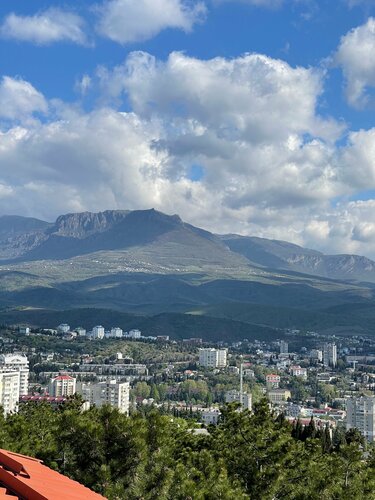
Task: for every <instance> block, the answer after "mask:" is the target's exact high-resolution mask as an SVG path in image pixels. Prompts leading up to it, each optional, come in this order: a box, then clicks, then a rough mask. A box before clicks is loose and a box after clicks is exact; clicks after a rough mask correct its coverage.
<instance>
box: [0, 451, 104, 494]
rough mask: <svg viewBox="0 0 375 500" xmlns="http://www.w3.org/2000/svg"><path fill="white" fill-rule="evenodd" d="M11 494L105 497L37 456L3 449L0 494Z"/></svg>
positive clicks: (0, 466)
mask: <svg viewBox="0 0 375 500" xmlns="http://www.w3.org/2000/svg"><path fill="white" fill-rule="evenodd" d="M9 495H10V496H9ZM12 496H14V497H16V498H22V499H27V500H67V499H69V500H99V499H103V498H105V497H103V496H102V495H99V494H98V493H94V492H93V491H91V490H90V489H88V488H86V487H85V486H83V485H82V484H80V483H77V482H76V481H73V480H72V479H69V478H68V477H66V476H63V475H62V474H59V473H58V472H56V471H54V470H52V469H50V468H49V467H46V466H45V465H43V464H42V462H41V461H40V460H38V459H36V458H31V457H27V456H25V455H20V454H18V453H13V452H11V451H7V450H2V449H0V498H12Z"/></svg>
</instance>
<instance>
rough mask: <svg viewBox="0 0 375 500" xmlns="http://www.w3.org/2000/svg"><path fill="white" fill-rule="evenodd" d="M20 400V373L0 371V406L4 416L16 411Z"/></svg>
mask: <svg viewBox="0 0 375 500" xmlns="http://www.w3.org/2000/svg"><path fill="white" fill-rule="evenodd" d="M19 399H20V372H19V371H0V406H1V407H2V408H3V410H4V414H5V415H7V414H9V413H15V412H17V411H18V401H19Z"/></svg>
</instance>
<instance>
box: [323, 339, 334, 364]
mask: <svg viewBox="0 0 375 500" xmlns="http://www.w3.org/2000/svg"><path fill="white" fill-rule="evenodd" d="M323 364H324V366H326V367H327V368H328V367H331V368H336V366H337V346H336V344H334V343H331V342H327V343H325V344H324V346H323Z"/></svg>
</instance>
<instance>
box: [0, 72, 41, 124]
mask: <svg viewBox="0 0 375 500" xmlns="http://www.w3.org/2000/svg"><path fill="white" fill-rule="evenodd" d="M47 109H48V104H47V101H46V99H45V98H44V96H43V95H42V94H41V93H40V92H38V91H37V90H36V89H35V88H34V87H33V86H32V85H31V84H30V83H29V82H26V81H25V80H21V79H16V78H11V77H9V76H4V77H3V79H2V80H1V82H0V117H2V118H6V119H10V120H22V119H23V118H25V117H28V116H30V115H32V114H33V113H34V112H41V113H45V112H47Z"/></svg>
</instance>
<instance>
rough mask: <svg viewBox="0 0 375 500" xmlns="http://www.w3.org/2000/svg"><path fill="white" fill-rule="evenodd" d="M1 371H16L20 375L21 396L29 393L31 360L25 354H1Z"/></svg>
mask: <svg viewBox="0 0 375 500" xmlns="http://www.w3.org/2000/svg"><path fill="white" fill-rule="evenodd" d="M0 371H2V372H5V371H10V372H12V371H16V372H19V374H20V396H26V395H27V393H28V392H29V360H28V359H27V357H26V356H24V355H23V354H1V355H0Z"/></svg>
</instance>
